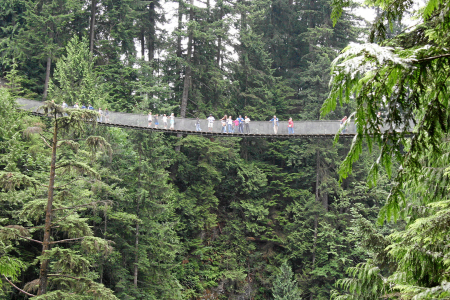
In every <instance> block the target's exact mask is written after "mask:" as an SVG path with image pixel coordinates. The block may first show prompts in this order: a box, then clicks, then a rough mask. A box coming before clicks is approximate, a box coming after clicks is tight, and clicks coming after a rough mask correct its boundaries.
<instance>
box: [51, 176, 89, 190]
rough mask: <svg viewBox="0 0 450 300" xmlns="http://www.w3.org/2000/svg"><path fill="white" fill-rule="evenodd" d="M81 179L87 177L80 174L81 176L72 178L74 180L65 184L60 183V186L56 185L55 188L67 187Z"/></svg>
mask: <svg viewBox="0 0 450 300" xmlns="http://www.w3.org/2000/svg"><path fill="white" fill-rule="evenodd" d="M81 179H85V178H84V177H81V176H80V177H78V178H75V179H74V180H72V181H70V182H68V183H66V184H63V185H60V186H57V187H55V189H61V188H63V187H65V186H66V185H69V184H72V183H74V182H75V181H78V180H81ZM86 181H89V180H86Z"/></svg>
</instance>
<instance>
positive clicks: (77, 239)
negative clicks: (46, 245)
mask: <svg viewBox="0 0 450 300" xmlns="http://www.w3.org/2000/svg"><path fill="white" fill-rule="evenodd" d="M82 239H84V237H80V238H74V239H66V240H60V241H54V242H50V244H59V243H66V242H71V241H79V240H82Z"/></svg>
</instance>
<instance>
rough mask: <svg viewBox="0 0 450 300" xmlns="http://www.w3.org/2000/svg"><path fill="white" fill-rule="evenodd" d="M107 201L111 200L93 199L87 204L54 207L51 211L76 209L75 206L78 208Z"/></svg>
mask: <svg viewBox="0 0 450 300" xmlns="http://www.w3.org/2000/svg"><path fill="white" fill-rule="evenodd" d="M109 202H111V201H108V200H99V201H93V202H90V203H87V204H80V205H75V206H71V207H61V208H55V209H52V211H56V210H63V209H76V208H79V207H86V206H90V205H92V204H96V203H104V204H107V203H109Z"/></svg>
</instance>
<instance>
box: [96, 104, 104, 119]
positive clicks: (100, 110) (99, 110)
mask: <svg viewBox="0 0 450 300" xmlns="http://www.w3.org/2000/svg"><path fill="white" fill-rule="evenodd" d="M98 114H99V115H100V116H98V117H97V122H103V110H102V108H101V107H99V108H98Z"/></svg>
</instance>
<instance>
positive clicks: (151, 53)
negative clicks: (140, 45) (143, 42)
mask: <svg viewBox="0 0 450 300" xmlns="http://www.w3.org/2000/svg"><path fill="white" fill-rule="evenodd" d="M148 14H149V16H148V18H149V21H150V26H149V29H148V30H149V32H148V37H147V50H148V61H152V60H153V59H154V58H155V31H156V30H155V1H151V2H150V4H149V11H148Z"/></svg>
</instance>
